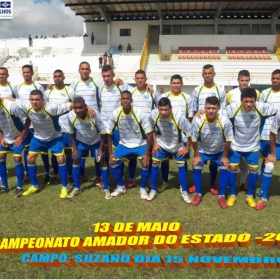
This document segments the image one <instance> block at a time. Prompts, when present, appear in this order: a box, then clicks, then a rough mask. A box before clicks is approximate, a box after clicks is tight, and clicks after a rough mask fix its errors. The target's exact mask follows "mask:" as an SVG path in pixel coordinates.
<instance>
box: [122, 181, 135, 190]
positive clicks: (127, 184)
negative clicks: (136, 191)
mask: <svg viewBox="0 0 280 280" xmlns="http://www.w3.org/2000/svg"><path fill="white" fill-rule="evenodd" d="M124 186H125V188H126V189H127V190H129V189H132V188H135V187H136V184H135V182H134V181H128V182H126V183H125V184H124Z"/></svg>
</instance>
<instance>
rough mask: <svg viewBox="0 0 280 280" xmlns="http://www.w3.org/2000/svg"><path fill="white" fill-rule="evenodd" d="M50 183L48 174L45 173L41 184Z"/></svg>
mask: <svg viewBox="0 0 280 280" xmlns="http://www.w3.org/2000/svg"><path fill="white" fill-rule="evenodd" d="M50 183H51V178H50V175H48V174H46V175H45V179H44V182H43V184H44V185H49V184H50Z"/></svg>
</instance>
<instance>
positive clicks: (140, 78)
mask: <svg viewBox="0 0 280 280" xmlns="http://www.w3.org/2000/svg"><path fill="white" fill-rule="evenodd" d="M146 82H147V77H146V72H145V71H143V70H141V69H139V70H138V71H136V72H135V83H136V86H137V88H138V89H140V90H144V89H145V88H146Z"/></svg>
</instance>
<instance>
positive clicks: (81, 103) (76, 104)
mask: <svg viewBox="0 0 280 280" xmlns="http://www.w3.org/2000/svg"><path fill="white" fill-rule="evenodd" d="M72 103H73V110H74V112H75V114H76V115H77V117H78V118H80V119H83V118H85V117H86V114H87V104H86V102H85V100H84V98H83V97H82V96H80V95H77V96H75V97H74V98H73V100H72Z"/></svg>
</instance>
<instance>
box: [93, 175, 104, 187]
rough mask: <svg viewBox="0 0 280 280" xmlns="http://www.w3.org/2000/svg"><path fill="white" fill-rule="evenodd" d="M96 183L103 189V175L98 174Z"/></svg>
mask: <svg viewBox="0 0 280 280" xmlns="http://www.w3.org/2000/svg"><path fill="white" fill-rule="evenodd" d="M95 184H96V187H98V188H99V189H100V190H102V189H103V188H104V184H103V182H102V179H101V176H96V178H95Z"/></svg>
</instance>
